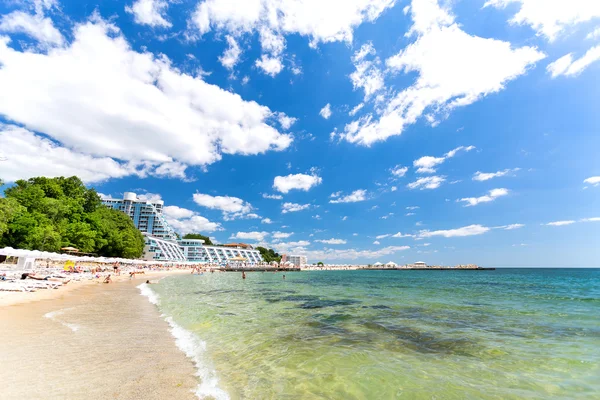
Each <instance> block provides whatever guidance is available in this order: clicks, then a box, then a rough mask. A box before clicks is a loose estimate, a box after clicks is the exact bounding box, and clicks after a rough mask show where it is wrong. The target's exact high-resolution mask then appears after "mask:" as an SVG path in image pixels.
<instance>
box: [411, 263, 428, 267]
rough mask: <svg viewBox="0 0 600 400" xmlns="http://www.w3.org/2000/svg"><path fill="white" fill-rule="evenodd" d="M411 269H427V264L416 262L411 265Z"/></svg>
mask: <svg viewBox="0 0 600 400" xmlns="http://www.w3.org/2000/svg"><path fill="white" fill-rule="evenodd" d="M413 267H415V268H427V264H426V263H425V262H423V261H417V262H416V263H414V264H413Z"/></svg>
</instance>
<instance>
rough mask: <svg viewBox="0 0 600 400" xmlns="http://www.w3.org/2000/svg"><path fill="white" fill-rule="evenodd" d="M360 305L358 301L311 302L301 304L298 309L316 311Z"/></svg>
mask: <svg viewBox="0 0 600 400" xmlns="http://www.w3.org/2000/svg"><path fill="white" fill-rule="evenodd" d="M356 303H360V301H358V300H351V299H346V300H320V299H319V300H310V301H307V302H305V303H302V304H299V305H298V308H304V309H309V310H310V309H315V308H325V307H337V306H349V305H352V304H356Z"/></svg>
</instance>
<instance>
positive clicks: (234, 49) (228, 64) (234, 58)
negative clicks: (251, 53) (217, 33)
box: [219, 35, 242, 70]
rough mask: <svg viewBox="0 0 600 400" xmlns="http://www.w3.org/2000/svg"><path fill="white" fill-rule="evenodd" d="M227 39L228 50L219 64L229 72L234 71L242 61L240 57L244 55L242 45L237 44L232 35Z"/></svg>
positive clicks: (220, 58)
mask: <svg viewBox="0 0 600 400" xmlns="http://www.w3.org/2000/svg"><path fill="white" fill-rule="evenodd" d="M225 38H226V39H227V45H228V46H229V47H227V49H226V50H225V51H224V52H223V55H222V56H221V57H219V62H220V63H221V65H223V66H224V67H225V68H227V69H228V70H232V69H233V68H234V67H235V64H237V63H238V62H239V61H240V56H241V55H242V49H240V45H239V44H238V43H237V41H236V40H235V38H234V37H233V36H231V35H227V36H226V37H225Z"/></svg>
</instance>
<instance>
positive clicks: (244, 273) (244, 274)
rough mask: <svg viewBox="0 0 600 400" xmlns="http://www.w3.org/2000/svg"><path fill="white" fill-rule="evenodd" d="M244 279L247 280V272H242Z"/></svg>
mask: <svg viewBox="0 0 600 400" xmlns="http://www.w3.org/2000/svg"><path fill="white" fill-rule="evenodd" d="M242 279H246V272H244V271H242Z"/></svg>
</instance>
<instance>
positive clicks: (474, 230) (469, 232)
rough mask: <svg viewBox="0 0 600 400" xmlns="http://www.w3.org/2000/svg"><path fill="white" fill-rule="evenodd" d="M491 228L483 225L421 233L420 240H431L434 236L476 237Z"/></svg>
mask: <svg viewBox="0 0 600 400" xmlns="http://www.w3.org/2000/svg"><path fill="white" fill-rule="evenodd" d="M489 230H490V228H488V227H486V226H481V225H469V226H464V227H462V228H457V229H448V230H439V231H420V232H419V237H420V238H429V237H433V236H443V237H446V238H450V237H463V236H474V235H481V234H484V233H486V232H488V231H489Z"/></svg>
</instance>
